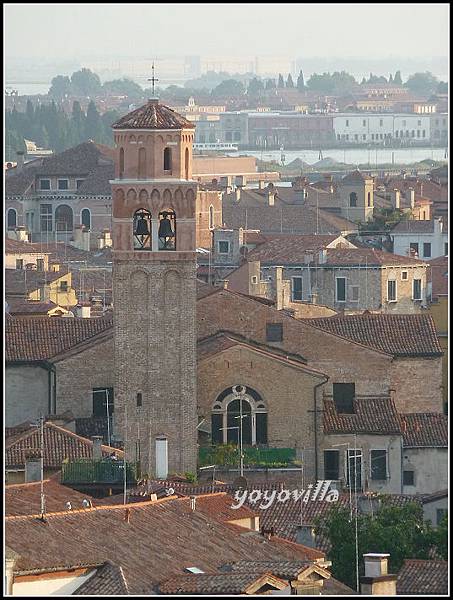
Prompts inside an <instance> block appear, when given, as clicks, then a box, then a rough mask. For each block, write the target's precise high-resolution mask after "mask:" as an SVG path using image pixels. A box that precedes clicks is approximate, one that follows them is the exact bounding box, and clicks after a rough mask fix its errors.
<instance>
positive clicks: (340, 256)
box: [325, 248, 426, 267]
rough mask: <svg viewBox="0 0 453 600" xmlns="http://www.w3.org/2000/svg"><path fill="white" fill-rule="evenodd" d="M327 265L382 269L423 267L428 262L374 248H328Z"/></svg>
mask: <svg viewBox="0 0 453 600" xmlns="http://www.w3.org/2000/svg"><path fill="white" fill-rule="evenodd" d="M325 264H327V265H329V266H332V265H336V266H357V265H361V266H365V265H366V266H368V267H381V266H391V265H403V266H405V265H412V266H413V265H421V266H426V262H424V261H422V260H420V259H416V258H412V257H409V256H400V255H398V254H393V253H392V252H385V251H384V250H375V249H374V248H328V249H327V252H326V262H325Z"/></svg>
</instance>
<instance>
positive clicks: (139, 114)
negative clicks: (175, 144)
mask: <svg viewBox="0 0 453 600" xmlns="http://www.w3.org/2000/svg"><path fill="white" fill-rule="evenodd" d="M112 128H113V129H189V128H191V129H194V128H195V125H194V123H191V122H190V121H188V120H187V119H185V118H184V117H183V116H181V115H180V114H178V113H177V112H175V111H174V110H172V109H171V108H168V106H164V105H163V104H159V100H157V99H154V98H153V99H151V100H148V102H147V103H146V104H144V105H143V106H140V108H136V109H135V110H133V111H132V112H131V113H129V114H127V115H125V116H124V117H121V119H118V121H116V122H115V123H113V125H112Z"/></svg>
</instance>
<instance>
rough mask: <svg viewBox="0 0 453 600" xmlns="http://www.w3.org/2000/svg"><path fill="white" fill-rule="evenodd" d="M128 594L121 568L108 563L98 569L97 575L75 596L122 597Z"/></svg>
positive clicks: (85, 583)
mask: <svg viewBox="0 0 453 600" xmlns="http://www.w3.org/2000/svg"><path fill="white" fill-rule="evenodd" d="M127 594H128V587H127V584H126V580H125V578H124V573H123V570H122V568H121V567H119V566H118V565H115V564H113V563H112V562H110V561H106V562H105V563H104V564H103V565H101V566H100V567H98V568H97V569H96V573H95V574H94V575H93V576H92V577H90V579H88V581H85V582H84V583H82V585H81V586H80V587H79V588H77V590H76V591H75V592H74V594H73V595H76V596H122V595H127Z"/></svg>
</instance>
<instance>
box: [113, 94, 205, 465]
mask: <svg viewBox="0 0 453 600" xmlns="http://www.w3.org/2000/svg"><path fill="white" fill-rule="evenodd" d="M112 127H113V130H114V140H115V147H116V149H115V152H116V160H115V179H114V180H112V181H111V185H112V200H113V298H114V345H115V387H114V394H115V400H114V402H115V413H114V419H115V435H116V436H117V437H118V438H119V439H122V440H123V441H124V443H125V449H126V460H127V461H135V460H137V459H138V458H139V459H140V464H141V471H142V473H143V474H148V475H149V476H156V475H159V472H158V470H159V469H158V468H157V465H156V442H157V443H161V441H162V440H166V445H167V451H168V473H169V474H172V473H184V472H187V471H191V472H195V470H196V466H197V430H196V427H197V403H196V320H195V315H196V313H195V311H196V253H195V250H196V248H195V239H196V236H195V227H196V225H195V199H196V194H197V183H196V182H195V181H193V180H192V144H193V137H194V125H193V124H192V123H190V122H189V121H187V120H186V119H184V118H183V117H182V116H181V115H178V114H177V113H175V112H174V111H172V110H171V109H169V108H168V107H166V106H163V105H162V104H160V103H159V101H158V100H157V99H151V100H149V101H148V103H147V104H146V105H144V106H142V107H140V108H138V109H137V110H134V111H133V112H131V113H129V114H128V115H126V116H124V117H122V118H121V119H120V120H118V121H117V122H116V123H114V124H113V126H112ZM163 221H166V222H165V223H163ZM147 232H149V235H147ZM164 232H167V233H168V235H169V237H159V233H160V234H161V236H163V233H164ZM159 440H160V442H159ZM160 447H161V446H160ZM158 455H159V465H160V473H161V474H160V476H162V460H161V458H162V455H161V453H160V450H159V452H158ZM164 476H165V473H164Z"/></svg>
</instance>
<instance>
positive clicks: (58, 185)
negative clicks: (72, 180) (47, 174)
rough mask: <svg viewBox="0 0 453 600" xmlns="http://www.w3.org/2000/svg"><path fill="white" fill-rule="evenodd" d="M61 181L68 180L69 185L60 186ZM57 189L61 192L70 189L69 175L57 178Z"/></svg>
mask: <svg viewBox="0 0 453 600" xmlns="http://www.w3.org/2000/svg"><path fill="white" fill-rule="evenodd" d="M60 181H67V183H68V187H67V188H65V189H62V188H60ZM57 190H59V191H60V192H67V191H68V190H69V179H68V178H67V177H59V178H58V180H57Z"/></svg>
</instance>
